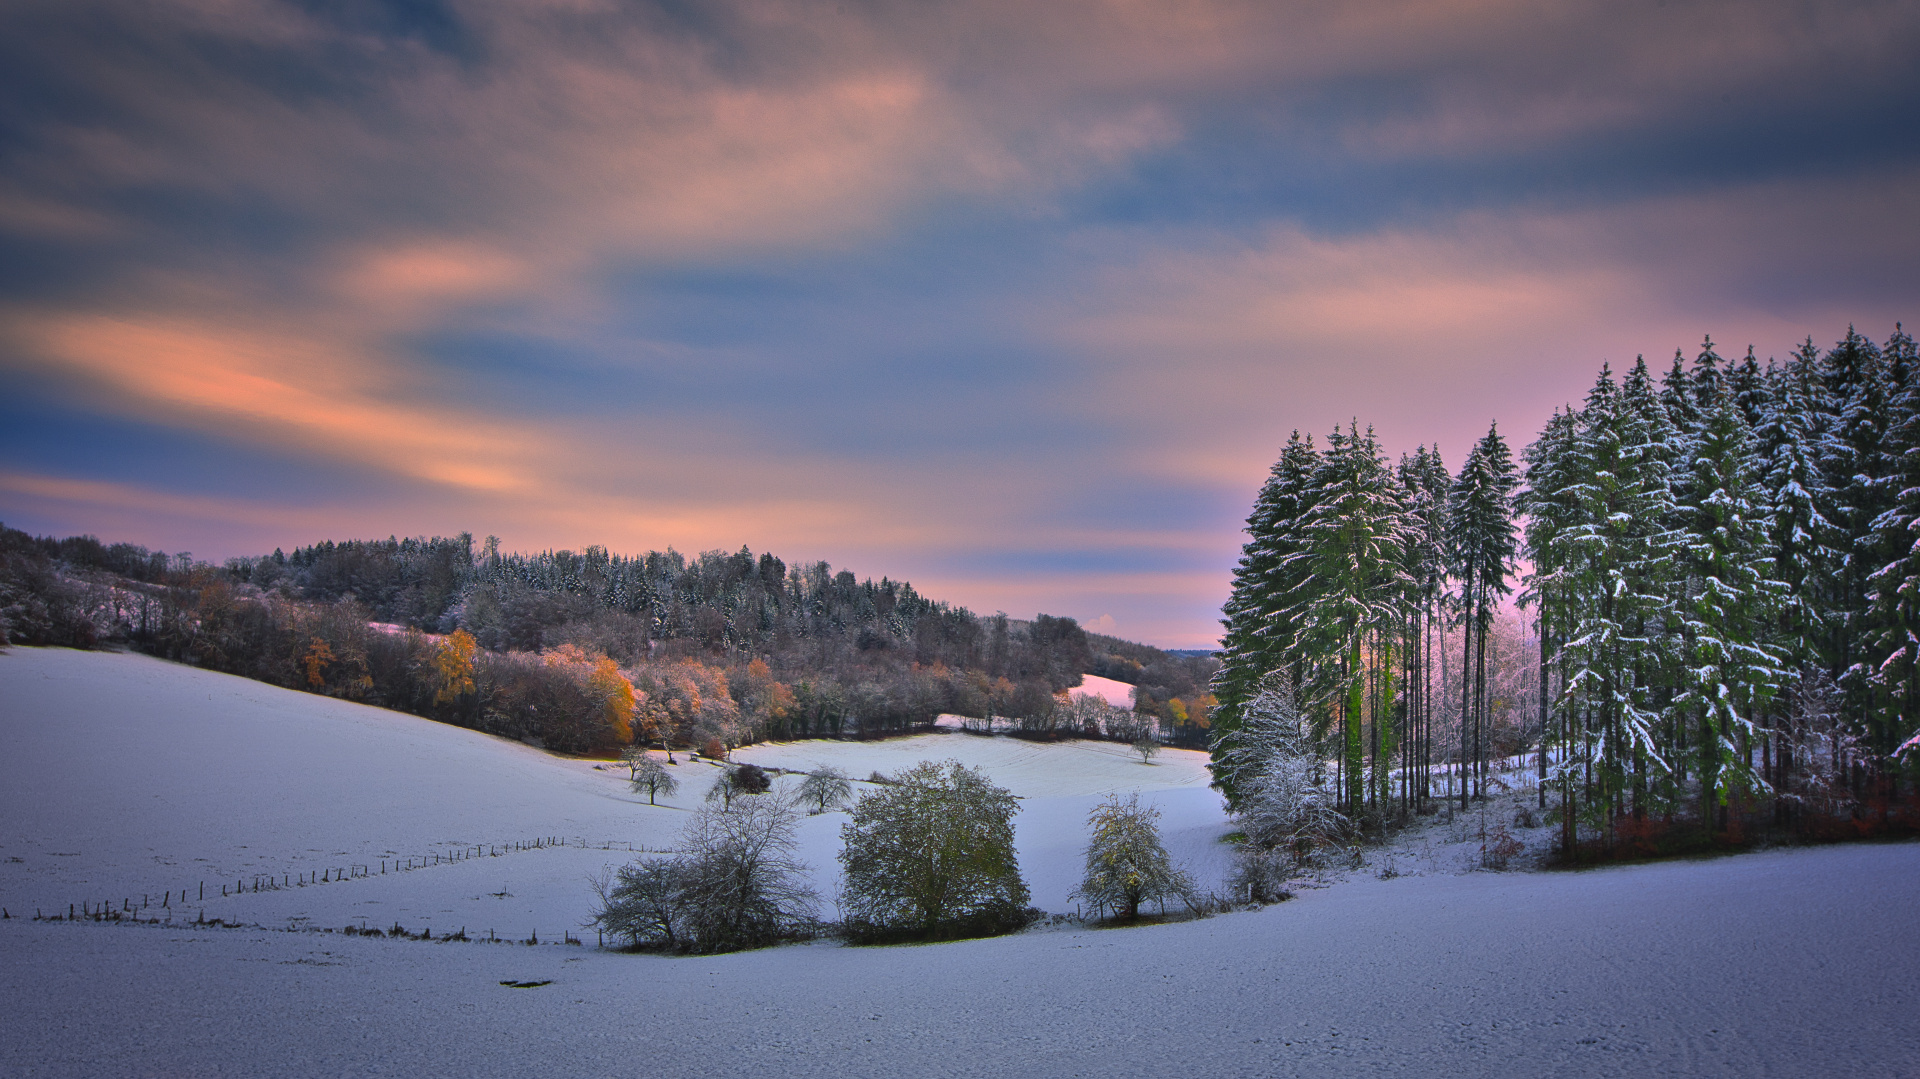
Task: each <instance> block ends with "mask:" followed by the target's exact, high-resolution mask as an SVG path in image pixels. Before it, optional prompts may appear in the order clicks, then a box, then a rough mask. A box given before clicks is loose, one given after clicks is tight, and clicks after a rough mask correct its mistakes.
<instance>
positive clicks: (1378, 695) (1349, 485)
mask: <svg viewBox="0 0 1920 1079" xmlns="http://www.w3.org/2000/svg"><path fill="white" fill-rule="evenodd" d="M1311 490H1312V507H1311V509H1309V510H1308V512H1307V516H1306V518H1305V520H1304V521H1303V522H1302V525H1301V529H1300V532H1301V536H1302V538H1303V540H1304V541H1305V543H1304V550H1302V551H1300V552H1298V553H1296V554H1293V555H1290V556H1289V557H1288V559H1287V562H1286V564H1287V565H1288V566H1289V567H1293V566H1299V567H1301V568H1303V569H1304V570H1305V571H1306V572H1305V574H1303V576H1302V585H1301V587H1300V589H1299V590H1298V592H1297V593H1296V596H1295V597H1294V603H1293V605H1292V606H1291V607H1289V608H1288V609H1287V611H1286V612H1285V616H1286V617H1288V618H1289V619H1291V621H1292V622H1293V624H1295V625H1296V626H1298V627H1299V633H1298V637H1297V640H1298V645H1297V646H1296V647H1297V651H1298V653H1299V655H1300V658H1301V660H1302V663H1303V665H1304V667H1305V678H1304V679H1303V683H1304V686H1305V692H1304V694H1303V696H1304V698H1305V699H1306V700H1309V701H1312V702H1313V703H1314V704H1315V705H1316V706H1317V707H1318V709H1319V713H1318V714H1319V715H1320V717H1321V718H1322V727H1321V732H1322V733H1324V732H1328V731H1330V730H1331V729H1332V728H1334V727H1337V728H1338V731H1339V735H1338V739H1337V740H1338V743H1339V747H1340V748H1339V760H1340V771H1341V780H1342V783H1341V790H1342V792H1343V798H1342V805H1343V806H1344V807H1345V808H1346V810H1347V811H1348V812H1349V813H1357V812H1359V811H1360V810H1361V809H1363V808H1364V807H1365V806H1366V805H1367V804H1369V802H1371V801H1373V799H1372V798H1370V797H1369V795H1370V793H1371V794H1374V795H1378V794H1379V793H1380V792H1381V791H1383V790H1384V789H1385V786H1386V773H1387V762H1388V761H1390V760H1391V758H1392V756H1393V753H1392V741H1393V737H1394V734H1395V731H1394V728H1393V726H1392V720H1393V711H1394V709H1393V701H1394V696H1395V689H1394V684H1393V683H1394V681H1395V679H1394V677H1393V675H1394V672H1395V665H1394V659H1393V651H1394V645H1395V643H1396V638H1397V636H1398V631H1399V627H1400V624H1401V620H1402V613H1403V612H1404V611H1405V609H1406V607H1407V605H1408V597H1409V596H1410V595H1411V594H1412V593H1413V590H1414V588H1413V581H1412V580H1411V578H1410V577H1409V576H1408V573H1407V559H1406V545H1407V542H1408V540H1409V539H1410V532H1411V529H1410V528H1409V525H1408V521H1407V517H1406V508H1405V503H1404V501H1403V498H1402V492H1401V491H1400V486H1399V484H1398V483H1396V482H1395V480H1394V477H1393V474H1392V473H1391V472H1390V471H1389V470H1388V468H1387V466H1386V462H1385V461H1384V460H1382V459H1381V456H1380V450H1379V446H1378V444H1377V443H1376V442H1375V441H1374V437H1373V432H1372V430H1371V429H1369V430H1368V431H1367V433H1366V434H1364V435H1363V434H1361V433H1360V431H1359V425H1358V423H1357V422H1356V423H1354V424H1352V425H1350V426H1349V427H1348V429H1347V430H1346V431H1344V432H1342V431H1341V430H1339V429H1338V428H1335V429H1334V432H1333V434H1332V435H1331V436H1329V438H1328V440H1327V450H1326V452H1325V453H1324V454H1322V455H1321V458H1320V462H1319V467H1318V468H1316V469H1315V470H1314V474H1313V480H1312V487H1311ZM1369 732H1370V733H1371V735H1372V738H1371V743H1372V744H1371V746H1369V745H1368V739H1367V735H1368V733H1369ZM1369 749H1371V750H1372V754H1371V759H1372V761H1373V764H1374V769H1373V772H1374V774H1373V776H1372V777H1371V779H1372V782H1369V778H1370V777H1369V776H1368V774H1367V771H1366V763H1367V760H1368V750H1369Z"/></svg>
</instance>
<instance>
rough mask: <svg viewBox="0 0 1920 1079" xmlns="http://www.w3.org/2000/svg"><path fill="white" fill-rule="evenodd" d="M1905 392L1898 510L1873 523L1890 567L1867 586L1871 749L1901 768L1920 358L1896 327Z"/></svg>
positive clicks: (1918, 531) (1908, 721) (1913, 620)
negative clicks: (1870, 616) (1872, 695)
mask: <svg viewBox="0 0 1920 1079" xmlns="http://www.w3.org/2000/svg"><path fill="white" fill-rule="evenodd" d="M1881 355H1882V356H1883V357H1885V359H1886V363H1887V368H1888V371H1889V372H1890V376H1891V379H1890V380H1891V381H1892V382H1893V383H1894V384H1895V386H1897V387H1898V389H1897V390H1896V392H1895V394H1894V397H1893V400H1892V402H1891V412H1892V415H1891V416H1890V418H1889V423H1888V435H1887V441H1886V445H1885V447H1884V452H1885V453H1886V455H1887V457H1888V459H1889V461H1890V468H1889V474H1888V477H1887V478H1888V485H1889V489H1890V490H1892V491H1894V492H1895V494H1894V495H1893V505H1892V506H1891V507H1889V508H1888V509H1886V510H1885V511H1883V512H1882V513H1881V514H1880V516H1879V517H1877V518H1875V520H1874V521H1873V525H1872V527H1873V532H1874V540H1873V544H1874V549H1875V550H1877V551H1878V552H1879V556H1880V557H1881V558H1884V559H1886V562H1885V563H1884V564H1883V565H1882V566H1881V567H1880V568H1879V569H1877V570H1875V571H1874V573H1873V574H1872V575H1871V576H1870V577H1869V578H1868V585H1869V587H1870V589H1871V592H1870V593H1869V597H1868V598H1869V600H1870V601H1871V603H1872V605H1873V614H1874V618H1873V625H1874V631H1875V634H1876V635H1875V638H1874V639H1873V640H1872V641H1871V642H1870V648H1871V649H1872V655H1873V658H1874V661H1875V662H1874V664H1873V675H1872V682H1873V685H1874V686H1875V688H1876V689H1877V690H1878V694H1877V697H1878V699H1877V700H1876V702H1875V704H1876V707H1875V715H1874V717H1873V722H1872V723H1871V724H1870V732H1869V741H1870V742H1871V743H1872V744H1873V748H1874V750H1875V751H1876V752H1877V753H1879V754H1881V755H1882V756H1884V757H1886V758H1887V759H1888V760H1889V762H1890V763H1891V764H1892V765H1893V766H1894V767H1899V766H1900V765H1901V763H1902V762H1901V761H1900V760H1899V757H1900V754H1901V751H1902V750H1903V749H1905V747H1906V746H1907V744H1908V743H1909V742H1911V740H1912V739H1913V738H1915V737H1920V735H1916V731H1920V357H1917V356H1916V355H1915V349H1914V341H1913V338H1912V337H1910V336H1909V335H1908V334H1907V332H1906V329H1905V328H1904V327H1902V326H1900V325H1899V324H1897V323H1896V324H1895V326H1894V334H1893V337H1891V338H1890V339H1888V341H1887V343H1886V346H1885V347H1884V348H1883V349H1882V350H1881Z"/></svg>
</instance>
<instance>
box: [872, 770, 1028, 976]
mask: <svg viewBox="0 0 1920 1079" xmlns="http://www.w3.org/2000/svg"><path fill="white" fill-rule="evenodd" d="M895 782H896V783H897V784H898V785H897V786H892V787H885V788H881V789H879V790H873V791H868V792H867V793H866V794H864V795H862V796H861V798H860V801H859V802H858V803H857V804H855V805H854V807H853V819H852V820H851V821H850V822H848V823H847V824H845V825H843V826H842V827H841V829H840V835H841V839H842V840H843V842H844V843H845V847H844V849H842V850H841V852H840V861H841V864H842V866H843V867H844V868H845V870H846V887H845V889H844V890H843V892H842V893H841V908H842V914H843V925H844V928H845V932H846V934H847V936H848V937H849V938H850V939H853V940H856V941H862V942H876V941H882V940H904V939H920V940H932V939H953V938H957V937H964V936H982V935H987V934H991V933H999V932H1006V931H1008V930H1011V929H1017V928H1019V927H1020V926H1023V925H1025V924H1026V923H1027V922H1028V921H1029V920H1030V919H1031V914H1030V912H1029V911H1028V910H1027V885H1026V882H1025V881H1023V880H1021V879H1020V864H1019V861H1018V860H1017V859H1016V858H1015V856H1014V852H1013V815H1014V813H1016V812H1017V811H1018V809H1019V806H1018V804H1017V803H1016V801H1015V800H1014V797H1013V795H1012V794H1011V793H1009V792H1008V791H1006V790H1004V789H1002V788H1000V787H997V786H995V785H994V784H993V783H992V782H990V781H989V780H988V779H987V777H986V776H985V775H984V774H982V773H980V772H979V771H977V770H975V769H972V768H967V767H964V766H962V765H961V764H960V763H959V762H957V761H948V762H947V763H946V764H945V765H940V764H935V763H933V762H931V761H922V762H920V763H919V764H917V765H915V766H914V767H913V768H911V769H909V770H907V771H905V772H903V773H901V774H900V775H898V776H896V777H895Z"/></svg>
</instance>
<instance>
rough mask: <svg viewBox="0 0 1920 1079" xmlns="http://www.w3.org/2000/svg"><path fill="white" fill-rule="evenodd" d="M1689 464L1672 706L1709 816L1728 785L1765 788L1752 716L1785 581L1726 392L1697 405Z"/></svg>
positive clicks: (1759, 702)
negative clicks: (1687, 724)
mask: <svg viewBox="0 0 1920 1079" xmlns="http://www.w3.org/2000/svg"><path fill="white" fill-rule="evenodd" d="M1690 465H1691V468H1690V473H1689V476H1688V483H1687V484H1686V485H1685V487H1684V488H1683V489H1684V491H1685V496H1684V501H1683V503H1682V505H1681V507H1680V509H1681V513H1682V517H1683V519H1684V520H1685V539H1684V543H1685V544H1686V547H1685V552H1684V554H1683V555H1682V559H1681V562H1682V565H1683V567H1684V570H1685V584H1684V600H1683V603H1682V606H1681V611H1682V622H1683V625H1684V627H1685V634H1684V637H1685V640H1686V647H1687V652H1686V657H1685V659H1686V670H1687V675H1686V677H1685V678H1684V679H1683V680H1682V681H1681V691H1680V692H1679V694H1677V695H1676V696H1675V698H1674V701H1673V707H1674V708H1675V709H1676V710H1677V711H1678V712H1680V713H1681V714H1683V715H1686V716H1689V717H1691V720H1692V723H1693V725H1694V729H1695V731H1696V734H1695V737H1694V739H1693V744H1692V749H1693V761H1694V771H1695V773H1696V774H1697V775H1698V777H1699V787H1700V799H1701V810H1702V812H1701V817H1702V822H1703V823H1706V824H1709V825H1711V824H1712V823H1713V822H1714V820H1715V816H1714V809H1715V807H1716V806H1717V807H1719V808H1720V809H1721V810H1722V812H1724V808H1725V806H1726V804H1727V799H1728V797H1729V796H1730V795H1733V794H1736V793H1756V792H1760V791H1765V790H1766V789H1767V784H1766V782H1765V780H1764V779H1762V778H1761V776H1760V775H1759V774H1758V773H1757V772H1756V771H1755V770H1754V768H1753V749H1754V747H1755V745H1756V744H1757V742H1756V736H1757V735H1758V734H1759V733H1760V727H1759V725H1758V724H1757V723H1756V719H1757V717H1758V716H1759V715H1760V714H1761V711H1762V710H1763V709H1764V708H1765V706H1766V704H1767V702H1768V701H1769V700H1771V699H1772V698H1773V696H1774V695H1775V694H1776V693H1778V692H1779V691H1780V689H1781V688H1782V686H1783V684H1784V682H1785V680H1786V677H1787V670H1786V667H1785V665H1784V664H1783V662H1782V652H1781V650H1780V649H1778V648H1777V646H1775V645H1773V644H1771V643H1769V641H1768V640H1767V638H1768V636H1769V630H1770V628H1771V626H1772V625H1773V623H1774V622H1775V618H1776V613H1777V611H1778V610H1779V608H1780V606H1781V604H1782V602H1783V601H1784V600H1785V598H1786V596H1787V593H1788V588H1787V586H1786V585H1785V584H1784V583H1782V582H1780V581H1778V580H1776V579H1774V577H1773V558H1772V556H1771V552H1770V550H1769V548H1768V542H1767V531H1766V501H1765V496H1764V494H1763V492H1762V490H1761V488H1760V486H1759V484H1758V483H1757V482H1756V479H1757V477H1756V471H1757V469H1756V460H1755V457H1754V453H1753V440H1752V435H1751V432H1750V431H1748V429H1747V425H1746V420H1745V419H1744V417H1742V415H1741V414H1740V411H1739V409H1738V408H1737V407H1736V406H1735V405H1734V404H1733V402H1732V401H1731V400H1729V399H1722V400H1720V401H1718V402H1717V403H1716V404H1715V405H1714V406H1713V407H1712V409H1711V410H1710V411H1707V412H1705V413H1704V415H1703V422H1702V426H1701V429H1700V433H1699V435H1698V437H1697V440H1696V450H1695V453H1694V456H1693V460H1692V461H1691V462H1690ZM1724 826H1725V824H1724V820H1723V821H1722V822H1721V827H1722V828H1724Z"/></svg>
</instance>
